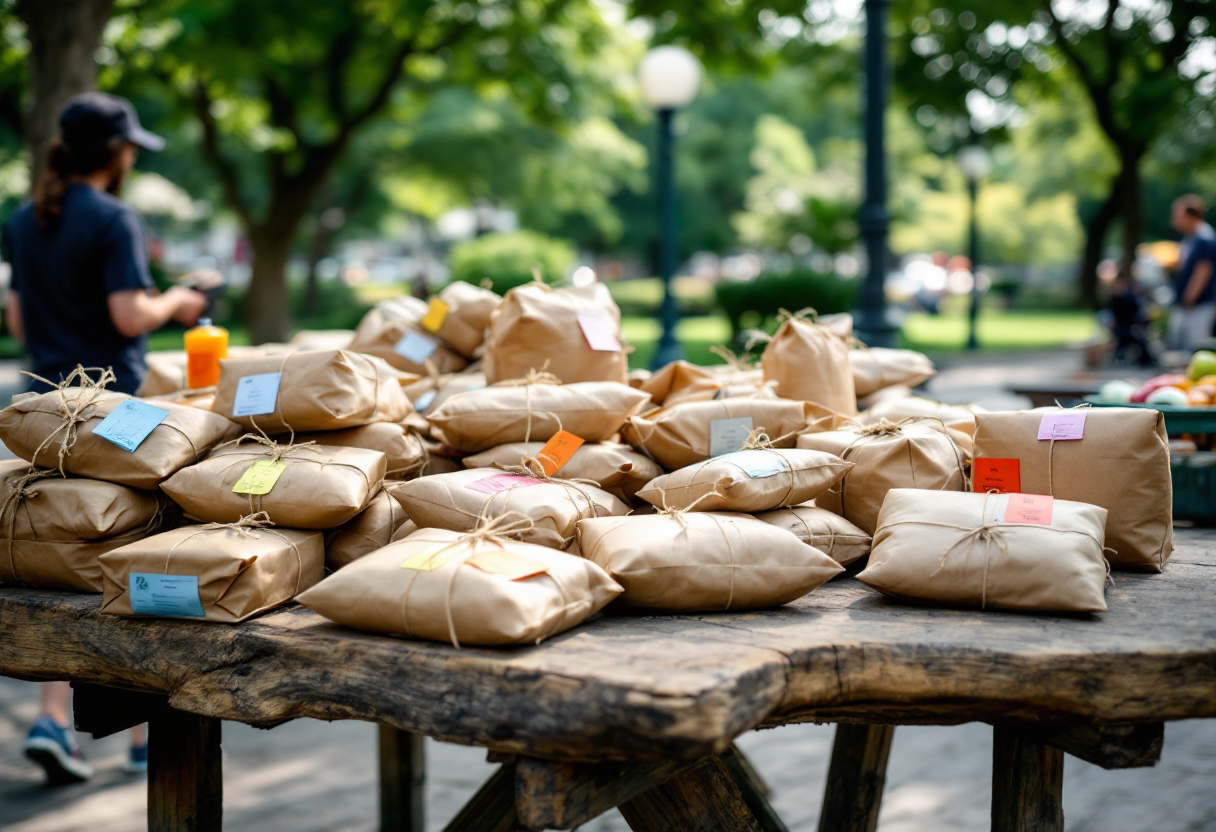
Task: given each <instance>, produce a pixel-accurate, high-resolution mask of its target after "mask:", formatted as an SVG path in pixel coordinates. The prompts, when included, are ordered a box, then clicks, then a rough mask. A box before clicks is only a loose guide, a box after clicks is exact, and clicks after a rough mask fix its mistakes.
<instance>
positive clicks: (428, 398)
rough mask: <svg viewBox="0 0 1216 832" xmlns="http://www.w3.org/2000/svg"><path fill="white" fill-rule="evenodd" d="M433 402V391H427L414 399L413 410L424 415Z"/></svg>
mask: <svg viewBox="0 0 1216 832" xmlns="http://www.w3.org/2000/svg"><path fill="white" fill-rule="evenodd" d="M433 401H435V391H434V390H427V391H426V392H425V393H423V394H422V395H421V396H419V397H418V398H416V399H414V410H417V411H418V412H419V413H426V409H427V408H428V407H430V406H431V402H433Z"/></svg>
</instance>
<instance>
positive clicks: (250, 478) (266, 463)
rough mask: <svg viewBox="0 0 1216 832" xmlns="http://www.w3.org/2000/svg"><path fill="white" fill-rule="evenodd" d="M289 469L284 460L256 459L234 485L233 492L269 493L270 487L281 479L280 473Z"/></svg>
mask: <svg viewBox="0 0 1216 832" xmlns="http://www.w3.org/2000/svg"><path fill="white" fill-rule="evenodd" d="M285 470H287V463H286V462H284V461H283V460H281V459H280V460H273V459H259V460H256V461H255V462H254V463H253V464H252V465H250V466H249V468H248V469H247V470H246V471H245V473H243V474H241V478H240V479H239V480H237V481H236V485H234V486H232V493H233V494H269V493H270V489H272V488H274V484H275V483H276V482H278V481H279V475H280V474H282V473H283V472H284V471H285Z"/></svg>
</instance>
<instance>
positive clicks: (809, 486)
mask: <svg viewBox="0 0 1216 832" xmlns="http://www.w3.org/2000/svg"><path fill="white" fill-rule="evenodd" d="M852 467H853V466H852V465H851V464H849V463H847V462H844V461H843V460H841V459H839V458H837V457H834V456H832V455H831V454H825V453H821V452H819V451H800V450H797V449H780V450H779V449H776V448H758V449H752V450H744V451H736V452H734V453H729V454H723V455H722V456H716V457H714V458H713V459H708V460H706V461H705V462H700V463H697V464H696V465H690V466H688V467H687V468H681V469H679V470H678V471H673V472H671V473H670V474H664V475H663V476H661V477H658V478H656V479H654V480H652V481H651V482H650V483H649V484H647V485H646V487H645V488H643V489H642V490H641V491H639V492H638V496H639V497H641V498H642V499H643V500H645V501H646V502H648V503H650V504H651V505H653V506H656V507H658V508H678V509H685V510H692V509H694V508H695V509H696V510H697V511H768V510H770V509H774V508H779V507H781V506H788V505H793V504H794V503H804V502H806V501H807V500H813V499H815V498H816V497H818V496H819V495H820V494H822V493H824V492H825V491H827V490H828V489H829V488H831V487H832V486H833V485H835V484H836V483H838V482H840V478H841V477H843V476H844V475H845V473H846V472H847V471H848V470H849V469H850V468H852ZM774 469H779V470H774Z"/></svg>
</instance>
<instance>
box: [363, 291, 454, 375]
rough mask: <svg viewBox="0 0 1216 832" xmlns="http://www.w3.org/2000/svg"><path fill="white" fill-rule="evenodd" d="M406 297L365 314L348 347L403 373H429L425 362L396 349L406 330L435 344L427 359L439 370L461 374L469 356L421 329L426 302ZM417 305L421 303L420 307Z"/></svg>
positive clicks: (395, 299)
mask: <svg viewBox="0 0 1216 832" xmlns="http://www.w3.org/2000/svg"><path fill="white" fill-rule="evenodd" d="M406 300H407V299H406V298H394V299H393V300H392V301H387V302H385V303H381V304H380V305H379V306H377V307H376V308H375V309H372V310H371V311H370V312H368V313H367V314H366V315H364V316H363V320H361V321H360V322H359V328H358V329H356V330H355V337H354V338H353V339H352V340H351V342H350V347H349V349H350V350H352V351H354V352H358V353H363V354H365V355H374V356H376V357H377V358H379V359H381V360H383V361H386V362H388V364H389V365H390V366H392V367H394V368H395V369H398V370H401V371H402V372H406V373H413V374H415V375H426V374H427V372H428V369H429V368H428V367H427V362H426V361H423V362H422V363H421V364H416V363H415V362H413V361H411V360H410V359H408V358H406V357H405V356H404V355H402V354H401V353H399V352H397V350H396V347H397V344H398V343H400V342H401V339H402V338H404V337H405V335H406V333H408V332H413V333H416V334H418V335H421V336H422V337H423V338H426V339H427V340H428V341H430V342H431V343H433V344H434V345H435V349H434V351H433V352H432V353H431V354H430V356H428V360H429V362H430V363H431V365H433V366H434V367H435V370H436V372H440V373H458V372H460V371H461V370H463V369H464V368H465V367H467V366H468V365H469V361H468V359H467V358H465V357H464V356H463V355H461V354H460V353H458V352H456V350H454V349H452V348H451V347H449V346H448V345H447V344H445V343H443V341H441V340H440V339H439V338H438V336H436V335H435V334H434V333H431V332H427V331H426V330H424V329H423V328H422V317H423V316H424V315H425V314H426V311H427V304H426V303H425V302H421V301H418V300H417V298H409V299H408V300H409V301H410V303H405V301H406ZM418 304H421V307H420V308H418V306H417V305H418Z"/></svg>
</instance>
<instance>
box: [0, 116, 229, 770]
mask: <svg viewBox="0 0 1216 832" xmlns="http://www.w3.org/2000/svg"><path fill="white" fill-rule="evenodd" d="M59 130H60V135H59V136H58V137H57V138H56V139H55V141H54V142H53V143H52V144H51V147H50V149H49V151H48V153H47V160H46V168H45V172H44V173H43V175H42V177H41V179H40V180H39V181H38V183H37V184H36V187H35V189H34V197H33V199H32V200H30V201H29V202H26V203H25V204H23V205H22V206H21V207H20V208H18V209H17V211H16V212H15V213H14V214H13V217H12V219H11V220H10V221H9V222H8V224H7V226H5V228H4V234H3V249H4V255H5V258H6V259H7V260H8V262H9V263H10V265H11V267H12V283H11V289H10V291H9V300H8V308H7V312H6V314H7V320H8V326H9V329H10V330H11V331H12V333H13V335H14V336H15V337H16V338H17V339H18V340H19V341H23V342H24V343H25V345H26V349H27V351H28V352H29V356H30V363H31V365H32V368H31V369H32V370H33V372H34V373H35V374H37V375H39V376H42V377H43V378H45V379H47V380H49V381H51V382H59V381H61V380H63V379H64V378H66V377H67V376H68V375H69V374H70V373H71V372H72V370H74V369H75V368H76V366H77V365H78V364H80V365H83V366H85V367H97V368H106V367H111V368H113V370H114V375H115V376H116V381H115V382H114V383H113V384H111V385H110V387H109V389H114V390H118V391H119V392H123V393H134V392H135V391H136V389H137V388H138V387H139V385H140V383H141V382H142V381H143V377H144V375H145V374H146V373H147V365H146V363H145V361H144V352H145V350H146V341H145V334H146V333H147V332H149V331H150V330H154V329H157V328H159V327H161V326H163V325H164V324H165V323H167V322H168V321H170V320H176V321H178V322H180V323H183V324H186V325H187V326H189V325H193V324H194V322H195V321H196V320H197V319H198V317H199V316H200V315H201V314H202V313H203V310H204V309H205V307H206V304H207V298H206V296H205V295H203V294H201V293H199V292H195V291H193V290H191V289H185V288H180V287H175V288H172V289H169V290H168V291H167V292H165V293H163V294H159V295H158V294H154V293H153V292H152V277H151V275H150V274H149V273H148V261H147V255H146V251H145V248H144V236H143V229H142V226H141V225H140V221H139V216H138V214H136V212H135V211H134V210H133V209H132V208H131V207H130V206H129V205H127V204H126V203H124V202H123V201H122V200H121V199H120V198H119V197H120V195H121V194H122V186H123V182H124V181H125V179H126V177H127V174H128V173H130V171H131V168H132V167H133V166H134V164H135V154H136V148H143V149H145V150H160V149H161V148H163V147H164V144H165V142H164V140H163V139H161V138H160V137H159V136H157V135H155V134H153V133H149V132H148V131H147V130H144V129H143V128H142V127H141V126H140V124H139V119H138V118H137V117H136V115H135V110H134V109H133V108H132V107H131V104H130V103H129V102H127V101H125V100H123V99H121V98H116V97H114V96H111V95H103V94H101V93H86V94H84V95H80V96H77V97H76V98H73V99H72V100H71V101H69V102H68V104H67V106H66V107H65V108H64V110H63V112H62V113H61V114H60V116H59ZM31 389H32V390H38V391H43V390H46V389H48V388H47V385H46V384H45V383H43V382H40V381H36V380H35V381H33V383H32V384H31ZM71 695H72V692H71V688H70V686H69V684H68V683H67V682H48V683H46V684H44V685H42V689H41V715H40V716H39V717H38V720H37V722H35V723H34V726H33V728H31V729H30V732H29V734H28V736H27V737H26V740H25V744H24V751H25V754H26V756H28V757H29V758H30V759H32V760H34V761H35V762H36V763H38V764H39V765H41V766H42V767H43V768H44V769H45V770H46V773H47V778H48V780H49V781H50V782H51V783H69V782H79V781H81V780H87V779H88V778H89V777H91V776H92V774H93V770H92V768H91V767H90V766H89V764H88V762H87V761H86V760H85V758H84V755H83V754H82V753H81V751H80V746H79V744H78V743H77V742H76V737H75V735H74V734H73V732H72V729H71V725H70V723H69V720H68V709H69V707H70V704H71ZM147 755H148V746H147V741H146V737H145V735H144V732H143V730H142V729H135V730H133V731H132V736H131V749H130V752H129V756H128V760H127V765H126V768H127V770H128V771H146V770H147V760H148V756H147Z"/></svg>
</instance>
